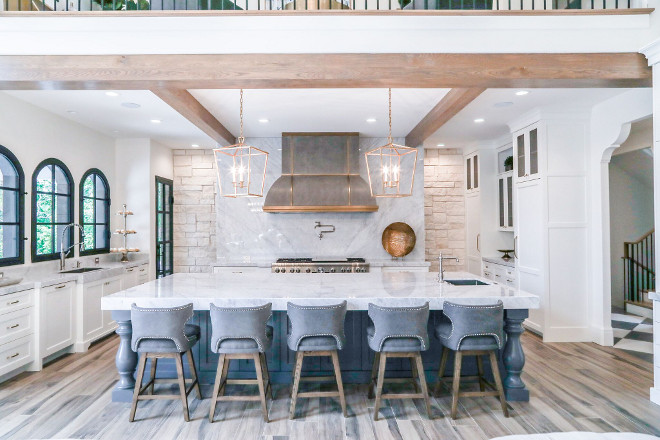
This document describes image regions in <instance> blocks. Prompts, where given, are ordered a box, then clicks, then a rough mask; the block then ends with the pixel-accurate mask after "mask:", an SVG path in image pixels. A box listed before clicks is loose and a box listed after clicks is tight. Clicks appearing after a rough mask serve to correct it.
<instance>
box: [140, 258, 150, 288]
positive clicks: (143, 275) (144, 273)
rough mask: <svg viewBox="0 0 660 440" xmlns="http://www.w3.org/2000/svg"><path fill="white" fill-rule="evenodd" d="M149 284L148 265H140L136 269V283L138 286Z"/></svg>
mask: <svg viewBox="0 0 660 440" xmlns="http://www.w3.org/2000/svg"><path fill="white" fill-rule="evenodd" d="M148 282H149V264H146V263H145V264H142V265H140V266H138V267H137V283H138V285H140V284H144V283H148Z"/></svg>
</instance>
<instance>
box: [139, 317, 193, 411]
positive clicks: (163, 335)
mask: <svg viewBox="0 0 660 440" xmlns="http://www.w3.org/2000/svg"><path fill="white" fill-rule="evenodd" d="M192 316H193V305H192V304H186V305H185V306H181V307H171V308H141V307H138V306H136V305H135V304H133V305H132V306H131V324H132V326H133V336H132V339H131V348H132V349H133V351H135V352H137V353H138V355H139V356H140V360H139V362H138V369H137V377H136V380H135V389H134V391H133V404H132V405H131V413H130V416H129V421H131V422H132V421H133V420H135V411H136V410H137V403H138V401H139V400H153V399H174V400H176V399H181V403H182V404H183V418H184V419H185V420H186V422H189V421H190V416H189V413H188V394H190V391H192V389H193V388H195V389H196V390H197V397H198V398H199V399H201V398H202V392H201V391H200V389H199V381H198V380H197V370H196V369H195V359H194V358H193V356H192V352H191V351H190V349H191V348H192V347H193V346H194V345H195V344H196V343H197V341H199V335H200V330H199V326H197V325H193V324H187V322H188V320H189V319H190V318H192ZM184 354H186V355H187V357H188V362H189V363H190V374H191V375H192V383H191V384H190V387H189V388H188V389H186V379H185V377H184V374H183V355H184ZM163 358H170V359H174V363H175V365H176V371H177V379H174V380H168V379H158V381H159V382H172V381H174V382H176V383H178V384H179V391H180V394H174V395H162V394H154V384H155V383H156V368H157V365H158V359H163ZM147 359H151V379H150V380H149V382H147V384H146V385H144V386H143V385H142V380H143V378H144V370H145V367H146V362H147ZM145 392H146V394H144V393H145Z"/></svg>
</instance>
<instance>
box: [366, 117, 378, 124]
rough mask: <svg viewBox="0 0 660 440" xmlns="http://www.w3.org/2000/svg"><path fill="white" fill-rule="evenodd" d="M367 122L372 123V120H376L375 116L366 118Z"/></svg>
mask: <svg viewBox="0 0 660 440" xmlns="http://www.w3.org/2000/svg"><path fill="white" fill-rule="evenodd" d="M367 122H368V123H370V124H373V123H374V122H376V118H367Z"/></svg>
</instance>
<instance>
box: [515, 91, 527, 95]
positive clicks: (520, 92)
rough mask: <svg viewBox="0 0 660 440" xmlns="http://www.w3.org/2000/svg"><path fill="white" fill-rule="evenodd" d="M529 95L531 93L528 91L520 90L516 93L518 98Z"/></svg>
mask: <svg viewBox="0 0 660 440" xmlns="http://www.w3.org/2000/svg"><path fill="white" fill-rule="evenodd" d="M528 93H529V92H528V91H527V90H518V91H517V92H516V96H525V95H527V94H528Z"/></svg>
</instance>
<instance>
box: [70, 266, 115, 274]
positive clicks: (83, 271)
mask: <svg viewBox="0 0 660 440" xmlns="http://www.w3.org/2000/svg"><path fill="white" fill-rule="evenodd" d="M102 269H105V268H103V267H81V268H79V269H72V270H65V271H62V272H60V273H86V272H93V271H95V270H102Z"/></svg>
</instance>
